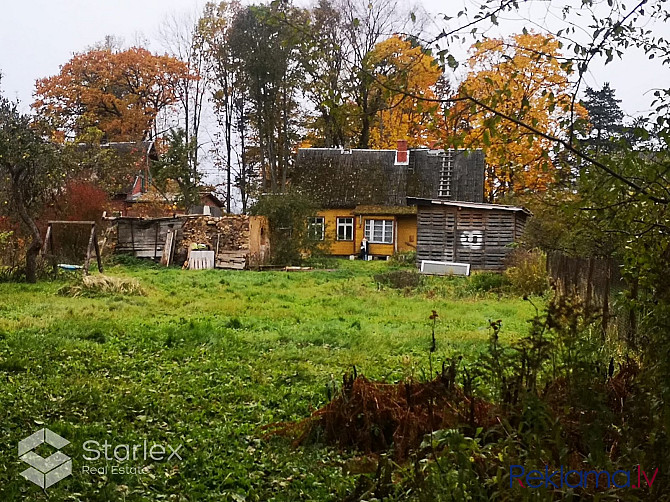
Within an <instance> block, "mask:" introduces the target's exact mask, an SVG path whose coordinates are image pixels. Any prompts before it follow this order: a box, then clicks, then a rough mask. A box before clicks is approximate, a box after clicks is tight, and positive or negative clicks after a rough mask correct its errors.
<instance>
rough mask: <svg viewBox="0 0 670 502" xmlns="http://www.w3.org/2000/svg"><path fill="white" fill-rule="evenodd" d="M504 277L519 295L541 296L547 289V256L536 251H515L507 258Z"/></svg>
mask: <svg viewBox="0 0 670 502" xmlns="http://www.w3.org/2000/svg"><path fill="white" fill-rule="evenodd" d="M505 277H507V279H508V280H509V282H510V284H511V287H512V290H513V291H514V292H515V293H517V294H519V295H542V294H544V293H545V292H546V291H547V289H548V288H549V276H548V275H547V255H545V254H544V253H543V252H542V251H540V250H538V249H534V250H531V251H528V250H525V249H516V250H514V252H512V253H511V254H510V255H509V256H508V258H507V270H505Z"/></svg>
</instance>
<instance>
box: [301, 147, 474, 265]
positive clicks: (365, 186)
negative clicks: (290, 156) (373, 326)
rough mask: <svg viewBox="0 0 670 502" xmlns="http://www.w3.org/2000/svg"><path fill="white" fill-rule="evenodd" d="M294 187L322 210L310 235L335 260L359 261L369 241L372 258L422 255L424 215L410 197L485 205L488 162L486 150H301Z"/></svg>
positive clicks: (314, 220)
mask: <svg viewBox="0 0 670 502" xmlns="http://www.w3.org/2000/svg"><path fill="white" fill-rule="evenodd" d="M291 184H292V185H293V186H294V187H296V188H298V189H299V190H300V192H301V193H303V194H305V195H307V196H308V197H310V198H311V199H312V200H314V201H315V202H316V203H317V204H318V205H319V206H320V208H321V209H320V210H319V211H318V212H317V214H316V215H315V216H314V217H313V218H311V220H310V222H309V224H310V233H311V234H312V235H313V236H314V238H316V239H319V240H323V241H324V242H326V243H327V244H328V246H329V247H330V254H332V255H335V256H349V255H352V254H357V253H358V250H359V249H360V245H361V240H362V239H363V237H366V238H367V240H368V241H369V243H370V245H369V252H370V254H371V255H372V256H376V257H387V256H391V255H393V254H394V253H396V252H403V251H414V250H416V246H417V224H416V214H417V208H416V207H414V206H411V205H408V204H407V197H408V196H410V195H411V196H415V197H426V198H436V199H437V198H439V199H442V200H465V201H470V202H478V203H482V202H483V200H484V154H483V152H482V151H481V150H473V151H467V150H446V151H445V150H431V149H428V148H417V149H410V150H408V149H407V142H406V141H398V148H397V149H396V150H355V149H354V150H345V149H340V148H301V149H299V150H298V155H297V159H296V165H295V169H294V174H293V176H292V178H291Z"/></svg>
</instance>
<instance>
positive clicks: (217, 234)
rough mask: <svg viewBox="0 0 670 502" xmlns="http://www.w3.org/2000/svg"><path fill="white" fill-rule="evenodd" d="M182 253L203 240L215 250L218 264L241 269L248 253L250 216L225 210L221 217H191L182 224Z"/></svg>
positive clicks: (215, 264)
mask: <svg viewBox="0 0 670 502" xmlns="http://www.w3.org/2000/svg"><path fill="white" fill-rule="evenodd" d="M182 232H183V239H182V240H181V242H180V254H181V253H183V254H184V255H186V254H187V253H188V250H189V249H190V248H191V245H193V244H204V245H206V246H207V247H208V249H210V250H211V251H214V257H215V258H214V266H215V267H216V268H231V269H238V270H242V269H244V268H245V267H246V266H247V263H248V257H249V242H250V235H249V216H247V215H243V214H226V215H223V216H221V217H215V216H195V217H188V218H187V219H186V221H185V222H184V225H183V227H182Z"/></svg>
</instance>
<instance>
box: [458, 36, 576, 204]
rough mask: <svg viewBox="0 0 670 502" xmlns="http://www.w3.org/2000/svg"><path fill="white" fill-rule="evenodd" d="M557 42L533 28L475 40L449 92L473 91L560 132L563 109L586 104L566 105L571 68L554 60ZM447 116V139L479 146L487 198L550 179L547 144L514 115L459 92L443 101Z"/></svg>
mask: <svg viewBox="0 0 670 502" xmlns="http://www.w3.org/2000/svg"><path fill="white" fill-rule="evenodd" d="M559 49H560V44H559V42H558V41H557V40H556V39H555V38H554V37H552V36H550V35H543V34H537V33H523V34H517V35H514V36H512V37H511V38H508V39H489V40H485V41H483V42H480V43H477V44H475V45H473V47H472V51H473V52H472V55H471V57H470V60H469V64H470V71H469V73H468V75H467V77H466V78H465V80H464V81H463V82H462V83H461V85H460V86H459V89H458V94H457V98H467V97H471V98H474V99H475V100H477V101H479V102H480V103H482V104H484V105H486V107H488V108H490V109H492V110H495V111H497V112H500V113H501V114H504V115H506V116H507V117H510V118H512V119H515V120H517V121H519V122H523V123H526V124H529V125H531V126H533V127H534V128H535V129H537V130H538V131H541V132H543V133H546V134H550V135H552V136H555V137H565V134H566V131H567V127H568V122H569V119H570V117H571V115H574V119H577V118H580V117H585V116H586V110H584V108H583V107H581V106H580V105H579V104H577V103H575V105H574V108H571V107H572V99H571V96H570V94H569V87H570V80H569V78H570V74H571V71H572V68H571V66H570V64H569V63H562V62H561V57H560V56H561V55H560V52H559ZM447 123H448V129H447V134H449V135H450V138H449V139H447V140H446V143H447V144H455V145H458V146H462V147H464V148H482V149H484V151H485V153H486V162H487V180H486V191H487V198H488V200H490V201H494V200H496V199H499V198H501V197H503V196H504V195H506V194H509V193H516V194H520V193H524V192H529V191H534V192H537V191H543V190H546V189H547V187H548V185H549V184H550V183H551V182H552V181H553V180H555V178H556V174H557V170H556V167H555V164H554V163H553V162H552V158H551V155H550V153H551V148H552V143H551V142H550V141H549V140H547V139H544V138H542V137H541V136H539V135H537V134H535V133H533V132H531V131H529V130H528V129H527V128H525V127H523V126H521V125H518V124H516V123H515V122H514V121H512V120H508V119H505V118H502V117H501V116H500V115H497V114H496V113H493V112H492V111H490V110H486V109H485V108H483V107H482V106H477V105H476V104H474V103H473V102H472V101H468V100H467V99H466V100H463V101H458V102H456V104H455V105H454V106H453V107H452V108H451V110H450V111H449V117H448V120H447Z"/></svg>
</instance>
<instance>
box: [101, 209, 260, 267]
mask: <svg viewBox="0 0 670 502" xmlns="http://www.w3.org/2000/svg"><path fill="white" fill-rule="evenodd" d="M111 221H113V222H114V223H116V244H115V247H114V251H115V252H117V253H128V254H133V255H134V256H136V257H137V258H151V259H153V260H160V259H162V258H164V256H163V255H164V253H163V249H164V248H165V247H166V243H168V245H170V244H171V250H170V252H169V253H168V255H169V256H170V258H171V259H170V260H169V262H171V263H178V264H181V263H183V262H184V261H185V260H186V258H187V255H188V250H189V248H190V247H191V246H192V245H193V244H197V245H203V246H204V247H206V248H207V249H209V250H211V251H214V252H215V266H216V268H232V269H244V268H249V267H256V266H259V265H262V264H263V263H265V261H266V260H267V259H268V258H269V255H270V241H269V229H268V222H267V219H266V218H265V217H263V216H248V215H242V214H224V215H223V216H220V217H215V216H203V215H188V216H177V217H173V218H135V217H127V216H124V217H119V218H111ZM168 234H172V235H173V236H174V237H172V236H171V237H170V239H168ZM166 256H167V255H166Z"/></svg>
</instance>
